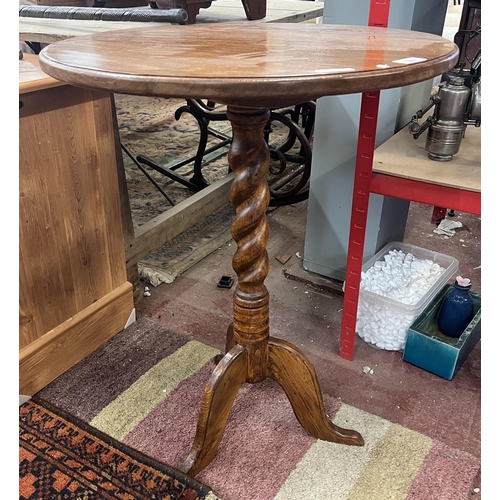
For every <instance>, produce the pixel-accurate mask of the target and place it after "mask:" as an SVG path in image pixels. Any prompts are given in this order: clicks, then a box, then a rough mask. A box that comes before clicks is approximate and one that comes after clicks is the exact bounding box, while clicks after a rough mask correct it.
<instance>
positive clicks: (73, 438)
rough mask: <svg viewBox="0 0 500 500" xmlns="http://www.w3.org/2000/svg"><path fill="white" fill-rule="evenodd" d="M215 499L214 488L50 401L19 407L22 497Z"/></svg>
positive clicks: (20, 489) (35, 499) (20, 486)
mask: <svg viewBox="0 0 500 500" xmlns="http://www.w3.org/2000/svg"><path fill="white" fill-rule="evenodd" d="M56 498H60V499H63V498H64V499H72V498H74V499H91V498H95V499H108V500H113V499H117V500H118V499H119V500H175V499H178V500H217V497H216V496H215V495H214V494H213V493H212V492H211V490H210V489H209V488H208V487H206V486H204V485H202V484H201V483H199V482H198V481H196V480H195V479H193V478H190V477H188V476H186V475H185V474H183V473H182V472H180V471H178V470H175V469H173V468H172V467H168V466H166V465H165V464H162V463H159V462H156V461H155V460H152V459H151V458H149V457H146V456H144V455H143V454H142V453H139V452H137V451H136V450H133V449H131V448H129V447H127V446H125V445H123V444H122V443H119V442H118V441H116V440H114V439H113V438H110V437H109V436H106V435H105V434H103V433H101V432H99V431H98V430H97V429H96V428H94V427H91V426H89V425H87V424H85V423H84V422H81V421H79V419H77V418H75V417H72V416H71V415H68V414H66V413H65V412H63V411H61V410H60V409H58V408H55V407H53V406H52V405H50V404H49V403H47V402H42V401H36V400H35V399H32V400H30V401H28V402H27V403H25V404H24V405H22V406H21V407H20V409H19V499H20V500H21V499H22V500H28V499H29V500H44V499H47V500H48V499H56Z"/></svg>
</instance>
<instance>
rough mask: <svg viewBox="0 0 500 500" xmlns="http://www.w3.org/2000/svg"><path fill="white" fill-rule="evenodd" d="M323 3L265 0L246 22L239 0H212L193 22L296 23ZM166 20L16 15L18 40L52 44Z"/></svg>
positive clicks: (315, 15)
mask: <svg viewBox="0 0 500 500" xmlns="http://www.w3.org/2000/svg"><path fill="white" fill-rule="evenodd" d="M323 6H324V3H323V2H311V1H304V0H267V6H266V8H267V15H266V17H265V18H264V19H260V20H256V21H248V20H247V18H246V16H245V10H244V9H243V4H242V2H241V0H214V1H213V3H212V5H211V6H210V7H209V8H208V9H201V10H200V13H199V14H198V15H197V16H196V23H197V24H211V23H227V22H238V21H244V22H247V23H249V22H251V23H252V24H253V23H276V22H282V23H298V22H302V21H307V20H311V19H315V18H318V17H321V16H322V15H323ZM165 25H170V23H154V22H129V21H123V22H122V21H86V20H79V19H45V18H36V17H19V40H21V41H28V42H40V43H54V42H58V41H60V40H65V39H66V38H73V37H75V36H81V35H91V34H93V33H101V32H104V31H111V30H124V29H131V28H132V29H135V28H148V27H152V26H165Z"/></svg>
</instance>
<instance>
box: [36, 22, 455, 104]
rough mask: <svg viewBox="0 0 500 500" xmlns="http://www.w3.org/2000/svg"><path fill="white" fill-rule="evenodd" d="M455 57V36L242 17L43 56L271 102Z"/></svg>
mask: <svg viewBox="0 0 500 500" xmlns="http://www.w3.org/2000/svg"><path fill="white" fill-rule="evenodd" d="M457 57H458V47H457V46H456V45H455V44H454V43H453V42H451V41H449V40H446V39H444V38H442V37H439V36H437V35H431V34H427V33H421V32H416V31H409V30H399V29H386V28H373V27H361V26H342V25H324V24H307V23H304V24H286V23H284V24H280V23H277V24H274V23H263V24H262V23H261V24H249V23H244V22H240V23H226V24H222V25H212V26H206V25H193V26H189V27H186V26H178V25H169V26H165V27H151V28H139V29H131V30H127V38H126V40H124V38H123V35H122V34H120V33H117V32H107V33H99V34H94V35H89V36H85V37H79V38H77V39H68V40H64V41H61V42H59V43H57V44H53V45H50V46H48V47H46V48H45V49H44V50H43V51H42V53H41V54H40V62H41V66H42V69H43V70H44V71H45V72H46V73H47V74H49V75H51V76H53V77H54V78H57V79H60V80H63V81H65V82H68V83H71V84H73V85H79V86H83V87H91V88H97V89H101V90H108V91H112V92H120V93H129V94H139V95H152V96H165V97H179V98H205V99H211V100H214V101H216V102H220V103H225V104H235V105H245V106H249V107H261V106H262V107H273V106H286V105H290V104H293V103H297V102H306V101H309V100H312V99H315V98H318V97H321V96H324V95H337V94H350V93H357V92H366V91H374V90H380V89H385V88H393V87H400V86H404V85H409V84H411V83H415V82H419V81H423V80H428V79H431V78H433V77H434V76H437V75H440V74H442V73H444V72H445V71H447V70H448V69H450V68H451V67H453V66H454V64H455V62H456V60H457Z"/></svg>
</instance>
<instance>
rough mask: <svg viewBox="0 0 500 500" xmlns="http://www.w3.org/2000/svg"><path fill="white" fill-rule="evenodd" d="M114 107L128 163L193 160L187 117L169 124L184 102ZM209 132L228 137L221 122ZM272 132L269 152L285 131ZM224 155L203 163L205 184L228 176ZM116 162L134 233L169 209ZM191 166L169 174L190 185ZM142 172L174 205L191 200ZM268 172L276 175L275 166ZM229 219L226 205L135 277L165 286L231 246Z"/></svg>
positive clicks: (194, 134)
mask: <svg viewBox="0 0 500 500" xmlns="http://www.w3.org/2000/svg"><path fill="white" fill-rule="evenodd" d="M115 103H116V111H117V120H118V128H119V132H120V140H121V143H122V144H123V146H125V148H126V149H127V150H128V151H129V152H130V153H131V155H132V156H133V157H134V158H136V157H137V156H138V155H145V156H148V157H150V158H151V159H153V160H154V161H155V162H156V163H159V164H160V165H163V166H169V167H172V166H173V165H176V164H178V163H179V162H181V161H183V160H185V159H187V158H191V157H194V156H195V154H196V151H197V148H198V143H199V138H200V131H199V127H198V123H197V121H196V119H195V118H194V117H193V116H192V115H191V114H189V113H187V112H184V113H182V114H181V115H180V116H179V119H178V120H177V119H176V118H175V115H176V111H177V110H179V109H180V108H181V107H182V106H185V105H186V101H185V100H182V99H165V98H159V97H144V96H130V95H122V94H115ZM216 110H217V111H224V110H225V108H224V107H223V106H220V107H217V108H216ZM209 126H210V128H211V129H213V130H215V131H216V132H217V133H220V134H224V135H225V136H229V137H230V136H231V125H230V123H229V121H227V120H226V121H212V122H210V124H209ZM272 130H273V131H272V133H271V135H270V138H269V143H270V145H271V146H273V145H278V144H280V143H281V142H282V141H283V140H284V139H285V138H286V137H287V134H288V129H287V128H286V127H284V125H282V124H281V123H280V122H278V121H275V122H273V125H272ZM217 144H220V140H219V139H217V138H216V137H214V136H213V135H210V134H209V136H208V142H207V148H210V147H213V146H215V145H217ZM299 149H300V144H299V142H298V141H297V143H296V145H295V146H294V147H293V148H292V149H291V150H290V153H297V152H298V151H299ZM228 150H229V146H227V145H226V146H223V147H221V148H220V149H217V150H215V151H213V152H211V153H209V154H207V155H206V156H205V157H204V162H203V165H202V173H203V176H204V178H205V179H206V180H207V182H208V183H209V184H212V183H214V182H215V181H217V180H219V179H221V178H222V177H224V176H225V175H227V173H228V172H229V166H228V162H227V152H228ZM122 156H123V162H124V167H125V176H126V179H127V188H128V194H129V200H130V205H131V212H132V219H133V223H134V227H135V228H137V227H140V226H141V225H143V224H144V223H146V222H149V221H150V220H151V219H153V218H154V217H156V216H159V215H161V214H162V213H164V212H166V211H167V210H169V209H171V208H172V204H171V203H169V201H167V200H166V198H165V197H164V196H163V195H162V194H161V192H160V191H159V190H158V189H157V188H156V187H155V185H154V184H153V183H152V182H151V181H150V180H149V179H148V178H147V177H146V176H145V175H144V173H143V172H141V170H140V169H139V168H138V167H137V165H136V164H135V162H134V161H133V160H132V159H131V158H130V157H129V155H128V154H127V153H126V152H125V151H122ZM274 163H277V161H276V162H274V161H272V162H271V167H272V166H273V165H274ZM193 165H194V160H193V161H191V162H190V163H188V164H186V165H184V166H181V167H180V168H176V169H175V172H177V173H178V174H181V175H183V176H185V177H186V178H188V179H190V178H191V175H192V173H193ZM145 168H146V170H147V172H148V173H149V175H150V176H151V177H152V178H153V179H154V181H155V182H156V183H157V184H158V185H159V186H160V187H161V188H162V189H163V190H164V191H165V193H166V194H167V196H168V197H169V198H170V199H171V200H172V202H173V203H174V204H175V205H177V204H178V203H180V202H181V201H183V200H186V199H187V198H189V197H190V196H192V195H193V194H194V191H192V190H191V189H189V188H188V187H186V186H184V185H182V184H180V183H178V182H175V181H173V180H172V179H169V178H168V177H166V176H165V175H163V174H161V173H159V172H157V171H155V170H154V169H152V168H150V167H148V166H145ZM271 170H273V171H274V172H277V171H278V170H279V166H278V165H276V166H275V168H274V169H271ZM281 178H282V176H281V174H280V175H278V174H276V175H273V174H270V175H269V182H270V183H271V184H272V183H273V182H276V181H278V180H280V179H281ZM233 215H234V209H233V208H232V207H231V205H230V204H229V200H228V203H227V205H225V206H223V207H222V208H221V209H219V210H217V211H216V212H214V213H213V214H211V215H210V216H209V217H207V218H206V219H205V220H204V221H202V222H200V223H199V224H196V225H195V226H193V227H192V228H190V229H188V230H187V231H185V232H184V233H182V234H180V235H179V236H177V237H176V238H174V239H173V240H171V241H170V242H168V243H166V244H165V245H163V246H162V247H160V248H159V249H157V250H156V251H155V252H153V253H151V254H149V255H147V256H145V257H144V258H143V259H142V260H141V261H140V262H139V264H138V267H139V275H140V277H141V278H142V279H144V280H145V281H148V282H149V283H151V284H152V285H154V286H157V285H159V284H160V283H162V282H165V283H171V282H172V281H173V280H174V279H175V278H176V277H177V276H178V275H179V274H181V273H182V272H184V271H185V270H186V269H188V268H189V267H191V266H192V265H194V264H196V263H197V262H199V261H200V260H201V259H203V258H204V257H206V256H207V255H208V254H210V253H211V252H213V251H214V250H216V249H217V248H219V247H220V246H221V245H223V244H224V243H227V242H228V241H230V240H231V233H230V226H231V222H232V219H233Z"/></svg>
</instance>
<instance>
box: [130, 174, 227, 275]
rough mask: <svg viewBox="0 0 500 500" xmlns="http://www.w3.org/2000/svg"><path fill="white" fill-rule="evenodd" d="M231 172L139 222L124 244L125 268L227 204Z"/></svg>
mask: <svg viewBox="0 0 500 500" xmlns="http://www.w3.org/2000/svg"><path fill="white" fill-rule="evenodd" d="M233 178H234V174H232V173H230V174H228V175H227V176H225V177H223V178H222V179H220V180H218V181H217V182H214V183H213V184H211V185H210V186H208V187H206V188H205V189H202V190H201V191H199V192H198V193H196V194H194V195H193V196H190V197H189V198H187V199H186V200H184V201H182V202H181V203H179V204H178V205H176V206H175V207H172V208H170V209H169V210H167V211H166V212H164V213H163V214H161V215H159V216H157V217H155V218H154V219H152V220H151V221H149V222H148V223H146V224H144V225H142V226H140V227H139V228H138V229H137V230H136V233H135V238H134V239H133V240H131V241H128V242H127V244H126V247H125V257H126V262H127V268H128V267H129V266H131V265H133V264H136V263H137V262H139V260H141V259H142V258H144V257H145V256H146V255H148V254H149V253H151V252H154V251H156V250H158V248H160V247H161V246H162V245H164V244H165V243H167V242H168V241H170V240H171V239H172V238H175V237H176V236H177V235H179V234H180V233H182V232H183V231H185V230H186V229H188V228H190V227H191V226H193V225H194V224H197V223H198V222H201V221H202V220H203V219H205V218H206V217H208V216H209V215H210V214H211V213H213V212H214V211H216V210H218V209H219V208H221V207H222V206H223V205H225V204H229V189H230V187H231V184H232V182H233Z"/></svg>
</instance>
